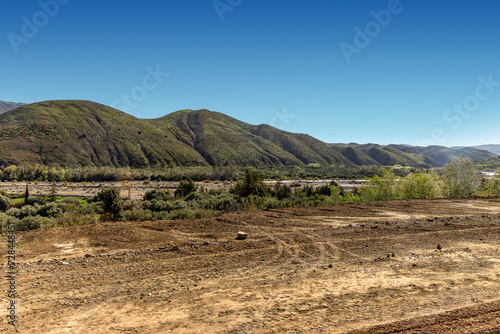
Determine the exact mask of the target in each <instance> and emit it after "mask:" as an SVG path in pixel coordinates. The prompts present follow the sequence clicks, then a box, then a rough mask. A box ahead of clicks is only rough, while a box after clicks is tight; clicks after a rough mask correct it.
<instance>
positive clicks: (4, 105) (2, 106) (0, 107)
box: [0, 101, 26, 114]
mask: <svg viewBox="0 0 500 334" xmlns="http://www.w3.org/2000/svg"><path fill="white" fill-rule="evenodd" d="M24 105H26V103H15V102H5V101H0V114H1V113H4V112H6V111H9V110H12V109H16V108H18V107H22V106H24Z"/></svg>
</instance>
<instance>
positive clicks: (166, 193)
mask: <svg viewBox="0 0 500 334" xmlns="http://www.w3.org/2000/svg"><path fill="white" fill-rule="evenodd" d="M143 199H144V200H145V201H152V200H159V201H168V200H171V199H172V194H171V193H170V190H169V189H168V188H164V189H152V190H148V191H146V193H145V194H144V197H143Z"/></svg>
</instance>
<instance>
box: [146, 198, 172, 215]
mask: <svg viewBox="0 0 500 334" xmlns="http://www.w3.org/2000/svg"><path fill="white" fill-rule="evenodd" d="M149 208H150V210H151V211H154V212H159V211H167V212H169V211H172V210H173V209H174V205H173V204H172V203H171V202H169V201H164V200H156V199H154V200H152V201H151V202H150V205H149Z"/></svg>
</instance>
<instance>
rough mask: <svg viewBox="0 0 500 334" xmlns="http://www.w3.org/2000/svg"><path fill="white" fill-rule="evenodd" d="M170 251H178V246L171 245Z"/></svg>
mask: <svg viewBox="0 0 500 334" xmlns="http://www.w3.org/2000/svg"><path fill="white" fill-rule="evenodd" d="M171 250H172V251H178V250H179V246H177V245H173V246H172V249H171Z"/></svg>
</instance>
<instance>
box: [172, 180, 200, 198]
mask: <svg viewBox="0 0 500 334" xmlns="http://www.w3.org/2000/svg"><path fill="white" fill-rule="evenodd" d="M195 191H196V185H195V184H194V182H193V181H191V180H188V181H186V180H181V182H180V183H179V186H178V187H177V189H175V193H174V195H175V197H176V198H181V197H186V196H188V195H189V194H191V193H193V192H195Z"/></svg>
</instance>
